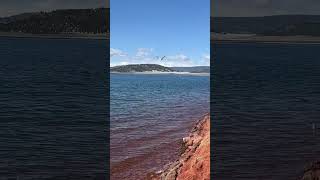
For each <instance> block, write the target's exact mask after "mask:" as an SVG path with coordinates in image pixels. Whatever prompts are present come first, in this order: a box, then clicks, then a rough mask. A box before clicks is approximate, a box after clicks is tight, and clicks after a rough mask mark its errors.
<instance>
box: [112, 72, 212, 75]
mask: <svg viewBox="0 0 320 180" xmlns="http://www.w3.org/2000/svg"><path fill="white" fill-rule="evenodd" d="M110 73H111V74H150V75H152V74H154V75H161V74H163V75H164V74H176V75H192V76H210V73H191V72H151V71H146V72H110Z"/></svg>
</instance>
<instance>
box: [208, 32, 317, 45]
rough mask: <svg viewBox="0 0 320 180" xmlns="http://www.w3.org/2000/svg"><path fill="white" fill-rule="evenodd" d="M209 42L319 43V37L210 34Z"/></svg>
mask: <svg viewBox="0 0 320 180" xmlns="http://www.w3.org/2000/svg"><path fill="white" fill-rule="evenodd" d="M210 42H211V43H270V44H320V37H313V36H257V35H251V36H250V35H247V36H241V35H220V34H219V35H212V34H211V38H210Z"/></svg>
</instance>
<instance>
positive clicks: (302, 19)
mask: <svg viewBox="0 0 320 180" xmlns="http://www.w3.org/2000/svg"><path fill="white" fill-rule="evenodd" d="M211 32H214V33H222V34H224V33H228V34H256V35H261V36H297V35H305V36H320V15H276V16H264V17H211Z"/></svg>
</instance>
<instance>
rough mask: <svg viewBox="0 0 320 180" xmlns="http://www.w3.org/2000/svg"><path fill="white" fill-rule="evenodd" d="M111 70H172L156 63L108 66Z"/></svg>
mask: <svg viewBox="0 0 320 180" xmlns="http://www.w3.org/2000/svg"><path fill="white" fill-rule="evenodd" d="M110 71H111V72H150V71H157V72H173V71H174V70H173V69H171V68H168V67H164V66H161V65H158V64H130V65H124V66H114V67H111V68H110Z"/></svg>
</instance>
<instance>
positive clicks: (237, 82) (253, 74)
mask: <svg viewBox="0 0 320 180" xmlns="http://www.w3.org/2000/svg"><path fill="white" fill-rule="evenodd" d="M212 47H213V48H212V51H211V52H212V53H213V54H211V55H212V57H214V58H215V60H214V67H213V69H214V70H213V71H214V72H213V74H212V77H213V78H212V79H213V94H212V104H211V109H212V113H213V118H212V119H213V120H212V128H213V135H212V136H211V137H212V138H213V139H212V140H213V144H214V146H213V152H214V153H213V154H214V155H213V158H214V159H213V162H214V164H213V175H214V178H215V179H216V180H220V179H221V180H222V179H223V180H224V179H225V180H233V179H260V180H270V179H272V180H283V179H292V180H295V179H299V178H300V177H301V175H302V172H303V167H304V166H305V165H306V164H307V163H308V162H310V161H313V160H316V159H317V158H318V157H319V154H320V112H319V110H320V61H319V52H320V45H287V44H212ZM312 123H316V124H317V125H318V128H317V130H316V132H315V133H314V132H313V130H312Z"/></svg>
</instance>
